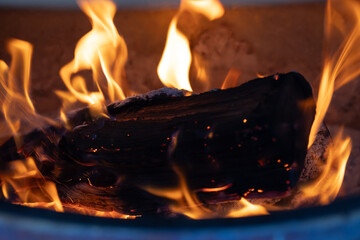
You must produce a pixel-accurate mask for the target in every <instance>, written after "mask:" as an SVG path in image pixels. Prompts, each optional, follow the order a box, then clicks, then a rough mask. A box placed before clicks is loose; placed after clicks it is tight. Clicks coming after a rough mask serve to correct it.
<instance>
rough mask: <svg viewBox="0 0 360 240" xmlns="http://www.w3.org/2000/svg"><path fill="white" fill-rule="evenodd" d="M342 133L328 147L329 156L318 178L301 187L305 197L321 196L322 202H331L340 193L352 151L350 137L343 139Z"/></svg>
mask: <svg viewBox="0 0 360 240" xmlns="http://www.w3.org/2000/svg"><path fill="white" fill-rule="evenodd" d="M342 135H343V134H342V130H341V131H340V132H339V133H338V135H337V136H336V137H335V138H334V140H333V143H332V145H331V146H330V147H329V148H328V150H327V151H328V153H327V155H328V157H327V160H326V163H325V164H324V166H323V167H322V168H323V169H322V172H321V174H320V176H319V177H318V179H316V181H314V182H313V183H311V184H310V185H308V186H306V187H304V188H302V189H301V191H302V193H303V195H304V197H305V198H319V201H320V203H321V204H329V203H330V202H332V201H333V200H334V199H335V198H336V196H337V194H338V193H339V191H340V187H341V184H342V182H343V179H344V175H345V167H346V163H347V160H348V158H349V156H350V152H351V140H350V138H349V137H347V138H345V139H342Z"/></svg>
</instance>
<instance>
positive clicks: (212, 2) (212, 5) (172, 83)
mask: <svg viewBox="0 0 360 240" xmlns="http://www.w3.org/2000/svg"><path fill="white" fill-rule="evenodd" d="M184 11H188V12H190V13H198V14H202V15H204V16H205V17H207V18H208V19H209V20H214V19H216V18H220V17H221V16H222V15H223V14H224V8H223V6H222V5H221V3H220V2H219V1H217V0H196V1H194V0H182V1H181V5H180V10H179V12H178V13H177V14H176V15H175V17H174V18H173V19H172V20H171V23H170V26H169V31H168V34H167V40H166V44H165V49H164V52H163V55H162V57H161V60H160V63H159V65H158V69H157V73H158V76H159V78H160V80H161V82H162V83H163V84H164V85H165V86H167V87H173V88H178V89H185V90H187V91H192V88H191V85H190V80H189V70H190V65H191V60H192V58H191V50H190V44H189V40H188V39H187V37H186V36H185V35H184V34H183V33H181V32H180V31H179V30H178V29H177V23H178V20H179V17H180V15H181V14H182V13H183V12H184ZM198 74H200V75H201V76H204V69H202V70H201V71H198Z"/></svg>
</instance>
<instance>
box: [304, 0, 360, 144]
mask: <svg viewBox="0 0 360 240" xmlns="http://www.w3.org/2000/svg"><path fill="white" fill-rule="evenodd" d="M336 4H338V5H337V8H335V7H333V5H335V6H336ZM339 9H342V10H343V11H345V12H346V15H347V16H352V18H353V21H352V22H351V23H348V22H344V21H343V19H339V16H343V14H341V12H339ZM325 20H326V21H325V40H324V42H325V46H326V47H325V49H324V50H325V51H324V55H325V56H324V66H323V73H322V77H321V82H320V87H319V93H318V99H317V103H316V116H315V120H314V123H313V126H312V128H311V132H310V138H309V144H308V147H310V146H311V145H312V144H313V142H314V140H315V137H316V134H317V132H318V130H319V128H320V125H321V123H322V122H323V120H324V118H325V115H326V112H327V110H328V108H329V105H330V102H331V99H332V96H333V92H334V90H336V89H338V88H339V87H341V86H342V85H344V84H346V83H348V82H350V81H351V80H353V79H354V78H355V77H357V76H359V74H360V54H359V50H360V49H359V41H360V3H359V2H358V1H354V0H349V1H331V0H328V2H327V8H326V19H325ZM341 23H343V25H341ZM337 30H338V31H337ZM339 31H340V32H341V33H342V34H343V35H344V36H343V37H342V38H343V41H342V43H341V44H340V46H339V47H336V51H335V52H334V51H333V50H332V48H334V46H333V45H334V43H333V41H334V39H335V38H336V34H337V33H338V32H339Z"/></svg>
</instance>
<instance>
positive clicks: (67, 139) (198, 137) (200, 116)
mask: <svg viewBox="0 0 360 240" xmlns="http://www.w3.org/2000/svg"><path fill="white" fill-rule="evenodd" d="M168 92H170V94H169V93H168ZM107 112H108V115H109V117H98V118H92V117H91V115H90V111H89V109H83V110H80V111H78V112H75V113H73V114H72V116H70V117H69V122H68V125H69V126H70V127H69V128H65V127H48V128H46V129H44V130H35V131H33V132H32V133H30V134H28V135H26V136H25V137H24V144H23V147H22V148H21V152H20V153H18V154H17V149H16V146H15V144H14V141H13V139H11V140H9V141H8V142H7V143H5V144H4V145H2V146H1V149H0V152H1V154H0V163H1V162H2V164H4V162H7V161H9V160H15V159H19V158H25V157H33V158H34V159H35V160H36V162H37V165H38V167H39V169H40V172H41V173H42V174H43V175H44V176H45V177H46V178H49V179H51V180H52V181H54V182H55V183H56V184H57V189H58V191H59V196H60V198H61V201H62V202H63V203H64V205H65V206H66V205H74V204H75V205H82V206H87V207H90V208H93V209H98V210H102V211H112V210H115V211H119V212H122V213H127V214H132V215H136V214H141V215H151V214H158V213H159V210H164V211H166V206H168V204H169V202H170V201H171V200H169V199H165V198H162V197H160V196H155V195H153V194H151V193H150V192H149V191H148V189H149V188H156V189H163V191H166V189H171V188H176V187H178V186H179V174H178V173H179V172H181V174H182V175H183V176H184V177H185V179H186V183H187V185H188V187H189V191H190V192H195V193H197V196H198V198H199V199H200V200H201V202H203V203H204V204H210V203H211V202H214V201H215V202H216V201H225V200H231V199H240V198H241V197H243V196H247V197H248V198H266V197H273V196H276V197H285V196H288V195H289V194H290V190H291V189H292V188H293V187H294V186H296V183H297V181H298V179H299V176H300V173H301V171H302V170H303V168H304V161H305V156H306V153H307V144H308V136H309V132H310V128H311V125H312V122H313V119H314V115H315V103H314V101H313V97H312V90H311V87H310V85H309V84H308V83H307V81H306V80H305V79H304V78H303V77H302V76H301V75H300V74H298V73H295V72H291V73H288V74H277V75H274V76H271V77H266V78H259V79H255V80H252V81H250V82H248V83H245V84H243V85H241V86H239V87H236V88H231V89H226V90H213V91H210V92H206V93H202V94H193V95H191V96H184V94H183V92H181V91H179V90H169V89H164V90H160V91H154V92H152V93H151V94H148V95H144V96H138V97H132V98H128V99H127V100H125V101H122V102H119V103H114V104H111V105H109V106H108V107H107Z"/></svg>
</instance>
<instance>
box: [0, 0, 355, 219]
mask: <svg viewBox="0 0 360 240" xmlns="http://www.w3.org/2000/svg"><path fill="white" fill-rule="evenodd" d="M78 3H79V5H80V8H81V9H82V10H83V11H84V12H85V14H86V15H87V16H88V17H89V19H90V21H91V24H92V29H91V31H90V32H88V33H87V34H86V35H84V36H83V37H82V38H81V39H80V40H79V42H78V43H77V46H76V49H75V54H74V59H73V60H72V61H71V62H69V63H68V64H66V65H65V66H63V67H62V68H61V70H60V76H61V78H62V80H63V82H64V84H65V85H66V87H67V89H68V91H56V93H57V95H58V96H59V97H61V98H62V99H63V106H62V109H61V110H60V119H61V120H62V122H63V124H64V125H65V126H67V115H66V114H67V113H68V111H69V110H71V109H72V108H73V107H74V106H75V104H76V103H77V102H81V103H84V104H87V105H88V106H90V110H91V113H92V114H93V116H99V115H102V116H104V117H107V115H106V109H105V106H106V104H107V103H108V102H114V101H117V100H122V99H124V98H125V96H126V95H129V93H130V91H129V90H128V89H127V88H126V84H125V80H126V79H125V70H124V69H125V63H126V61H127V55H128V53H127V47H126V44H125V41H124V39H123V38H122V37H121V36H120V35H119V33H118V31H117V29H116V27H115V25H114V23H113V18H114V16H115V12H116V7H115V4H114V3H112V2H111V1H110V0H99V1H91V0H81V1H78ZM337 4H341V7H336V6H337ZM337 9H341V10H345V11H346V13H347V14H348V15H349V19H351V20H353V22H351V24H349V23H348V22H346V21H341V20H340V19H338V18H339V17H340V16H341V14H340V13H338V12H337V11H338V10H337ZM184 12H189V13H191V14H201V15H203V16H205V17H206V18H208V19H209V20H214V19H217V18H219V17H221V16H222V15H223V14H224V8H223V6H222V5H221V3H220V2H219V1H218V0H182V1H181V5H180V10H179V12H178V13H177V14H176V15H175V17H174V18H173V19H172V21H171V23H170V26H169V31H168V34H167V41H166V45H165V49H164V52H163V55H162V58H161V60H160V63H159V66H158V69H157V70H158V75H159V78H160V79H161V81H162V82H163V84H164V85H166V86H168V87H175V88H178V89H185V90H187V91H192V87H191V84H190V81H189V69H190V65H191V64H192V61H193V64H194V66H195V68H196V70H197V79H198V80H200V81H202V83H203V84H209V82H207V80H208V78H209V77H208V74H207V71H206V68H205V67H204V64H203V63H202V61H204V60H202V59H201V58H200V57H199V56H196V54H195V55H194V59H192V53H191V49H190V44H189V40H188V39H187V37H186V36H185V34H183V33H182V32H181V31H180V30H179V29H178V28H177V25H178V21H179V18H180V15H181V14H182V13H184ZM342 23H343V25H342ZM335 29H337V30H339V31H335ZM335 32H336V34H338V33H341V34H343V35H344V37H343V39H344V41H343V42H342V43H341V44H340V47H339V46H338V47H337V48H336V50H335V51H334V49H333V43H332V40H333V39H334V35H335ZM359 41H360V3H359V2H358V1H354V0H347V1H337V2H335V1H334V2H332V1H328V4H327V19H326V27H325V45H326V46H327V47H326V48H325V51H324V66H323V72H322V78H321V83H320V88H319V93H318V99H317V109H316V117H315V120H314V123H313V126H312V129H311V133H310V136H309V145H308V147H310V146H311V145H312V143H313V142H314V139H315V137H316V133H317V132H318V129H319V127H320V125H321V123H322V122H323V120H324V117H325V115H326V112H327V110H328V107H329V105H330V102H331V99H332V95H333V92H334V90H336V89H338V88H340V87H341V86H343V85H344V84H346V83H348V82H349V81H351V80H352V79H354V78H355V77H357V76H358V75H359V74H360V66H359V64H360V58H359V56H360V54H359V52H360V51H359V50H360V49H358V48H360V44H358V42H359ZM7 50H8V51H9V53H10V54H11V57H12V62H11V65H10V67H9V66H8V65H7V64H6V63H5V62H3V61H1V60H0V106H1V111H2V114H3V116H4V120H5V122H6V123H5V124H4V125H2V124H1V125H0V131H1V133H2V134H3V135H5V136H13V137H14V139H15V141H16V144H17V147H18V151H19V152H20V153H21V145H22V139H21V137H20V136H21V135H22V134H23V133H25V132H26V131H28V130H31V129H34V128H40V129H41V128H42V127H43V126H44V125H45V124H46V125H49V124H50V125H56V124H57V123H56V122H55V121H53V120H49V119H47V118H46V117H44V116H40V115H38V114H37V113H36V109H35V107H34V104H33V103H32V101H31V98H30V92H31V91H30V67H31V56H32V50H33V47H32V45H31V44H30V43H28V42H26V41H22V40H18V39H11V40H10V41H9V42H8V44H7ZM84 70H85V71H86V70H90V71H91V73H92V81H93V83H94V84H93V85H94V86H95V90H94V89H92V88H91V87H90V86H89V85H91V84H88V83H87V80H88V79H85V77H84V76H82V75H81V74H82V72H83V71H84ZM240 75H241V72H239V71H237V70H236V69H230V71H229V73H228V75H227V77H226V79H225V81H224V83H223V85H222V87H221V88H222V89H226V88H230V87H235V86H236V84H237V81H238V79H239V76H240ZM259 77H263V76H260V75H259ZM278 77H279V76H278V75H275V78H276V79H277V78H278ZM244 117H246V116H244ZM248 121H250V122H249V123H252V121H253V119H247V118H243V120H242V124H249V123H248ZM195 123H197V121H195ZM205 126H206V127H205ZM205 126H204V127H203V130H204V129H206V131H208V132H207V133H208V135H207V136H208V138H209V139H211V138H213V137H214V132H213V129H214V128H215V126H213V125H205ZM179 131H180V130H178V131H177V132H175V133H174V134H173V136H172V137H171V138H170V137H168V138H167V141H170V140H171V144H170V145H169V149H168V150H169V153H173V151H174V150H175V149H176V147H177V136H178V134H179ZM131 134H132V133H131ZM131 134H130V133H126V136H127V137H130V136H131ZM273 141H276V139H273ZM206 144H207V143H204V146H207V145H206ZM165 146H166V144H165ZM237 146H238V147H239V148H240V147H242V145H241V144H238V145H237ZM34 151H36V149H34ZM91 151H92V152H96V151H97V149H91ZM350 152H351V141H350V139H349V138H347V137H345V138H344V137H343V136H342V131H340V132H339V133H338V135H337V136H336V137H335V138H334V139H333V142H332V144H331V145H330V146H329V148H328V149H327V154H326V157H327V159H326V161H325V162H324V163H322V162H321V163H319V164H320V165H321V168H322V171H321V174H320V176H319V177H318V178H317V179H316V180H314V181H313V182H311V183H308V184H307V185H306V186H299V191H300V192H301V193H302V197H303V199H305V200H306V199H318V201H319V203H321V204H328V203H330V202H331V201H333V200H334V199H335V198H336V196H337V194H338V192H339V190H340V187H341V184H342V181H343V178H344V174H345V167H346V163H347V159H348V158H349V155H350ZM35 160H36V159H33V158H32V157H24V159H18V160H15V161H11V162H8V163H7V166H6V168H7V169H5V170H4V169H0V170H1V171H0V183H1V185H0V186H1V191H2V194H3V196H4V197H5V198H6V199H8V200H9V201H12V202H13V203H15V204H21V205H25V206H29V207H40V208H49V209H53V210H55V211H58V212H63V211H69V212H76V213H82V214H87V215H92V216H99V217H110V218H121V219H134V218H136V217H141V216H140V215H128V214H123V213H120V212H116V211H114V210H112V209H111V211H98V210H94V209H92V208H89V207H86V206H80V205H76V204H75V203H73V204H71V203H66V204H65V203H64V204H63V203H62V202H61V201H60V198H59V194H58V192H57V189H56V184H55V182H53V181H51V180H50V179H47V178H46V177H44V176H43V175H42V173H41V172H40V170H39V169H38V167H37V164H36V163H37V162H36V161H35ZM212 161H215V159H213V160H212ZM277 162H278V163H282V161H281V159H278V160H277ZM259 164H260V165H261V164H262V160H261V159H260V160H259ZM282 166H283V167H284V168H285V169H286V170H288V171H289V170H290V169H291V167H292V166H289V165H288V164H284V165H282ZM173 170H174V172H175V174H176V176H177V177H178V185H177V186H175V187H174V188H172V189H162V188H155V187H154V186H143V187H142V188H143V189H144V190H146V191H148V192H149V193H151V194H153V195H156V196H159V197H163V198H166V199H168V200H171V204H170V205H169V208H170V210H171V211H172V212H174V213H178V214H182V215H185V216H188V217H189V218H192V219H209V218H220V217H226V218H238V217H246V216H253V215H264V214H269V213H268V211H267V208H266V207H268V210H269V209H270V208H271V210H273V209H274V208H275V207H269V206H260V205H256V204H253V203H251V202H249V201H248V200H247V199H246V198H245V197H247V196H248V195H249V194H251V193H255V194H257V195H264V197H266V196H265V195H266V194H265V193H266V191H265V189H264V190H263V189H254V188H251V189H249V190H248V192H247V193H245V194H244V195H243V196H245V197H242V198H240V196H234V198H232V200H226V201H224V202H219V203H204V202H202V201H201V198H199V197H198V195H199V194H211V195H213V196H218V195H217V194H224V195H226V194H225V191H226V190H228V189H230V188H231V187H232V184H231V183H229V184H227V185H220V186H217V187H203V188H200V189H196V190H192V189H191V186H189V185H188V181H187V179H186V177H185V173H183V172H182V171H181V169H180V168H179V167H178V166H175V165H173ZM56 171H61V169H56ZM44 175H45V174H44ZM214 179H215V178H214ZM211 182H212V183H215V180H211ZM88 183H89V186H90V187H94V186H93V185H92V184H91V182H90V180H89V179H88ZM286 183H287V184H288V185H289V184H290V181H287V182H286ZM289 189H290V188H289ZM264 192H265V193H264ZM259 193H260V194H259ZM261 193H264V194H261ZM219 196H220V195H219ZM232 197H233V196H232ZM233 199H237V200H233ZM279 209H280V207H279Z"/></svg>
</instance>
